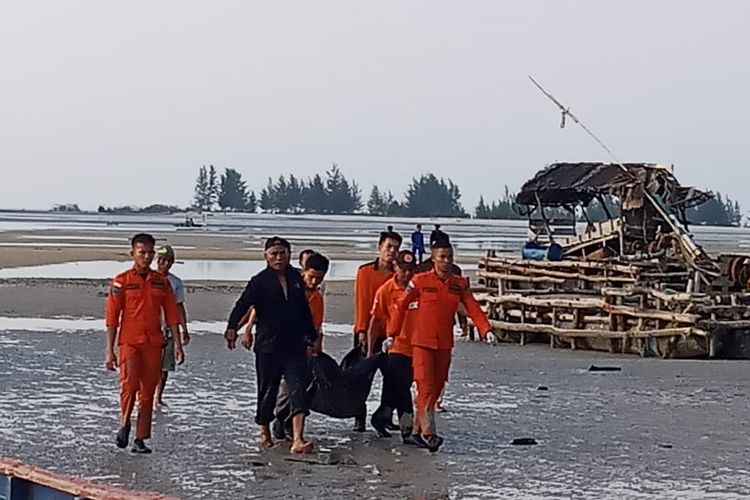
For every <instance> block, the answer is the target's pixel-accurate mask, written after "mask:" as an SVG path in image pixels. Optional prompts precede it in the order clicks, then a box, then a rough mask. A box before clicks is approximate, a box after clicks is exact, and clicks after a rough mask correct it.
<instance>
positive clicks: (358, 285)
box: [353, 231, 402, 432]
mask: <svg viewBox="0 0 750 500" xmlns="http://www.w3.org/2000/svg"><path fill="white" fill-rule="evenodd" d="M401 241H402V238H401V235H400V234H398V233H396V232H393V231H383V232H381V233H380V239H379V240H378V258H377V259H375V260H374V261H372V262H368V263H367V264H363V265H361V266H360V267H359V269H357V276H356V278H355V279H354V347H361V348H362V349H367V330H368V329H369V328H370V313H371V312H372V301H373V299H374V298H375V292H377V290H378V288H380V287H381V286H382V285H383V283H385V282H386V281H388V279H389V278H390V277H391V276H392V275H393V261H394V260H395V259H396V255H397V254H398V249H399V247H400V246H401ZM378 347H379V346H378ZM366 417H367V408H366V407H363V408H362V412H361V415H360V416H358V417H356V418H355V419H354V427H353V430H354V431H355V432H364V431H365V419H366Z"/></svg>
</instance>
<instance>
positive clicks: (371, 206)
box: [367, 186, 386, 215]
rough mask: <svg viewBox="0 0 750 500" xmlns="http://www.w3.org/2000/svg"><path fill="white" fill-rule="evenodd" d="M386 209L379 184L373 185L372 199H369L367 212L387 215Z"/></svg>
mask: <svg viewBox="0 0 750 500" xmlns="http://www.w3.org/2000/svg"><path fill="white" fill-rule="evenodd" d="M385 210H386V206H385V200H383V196H382V195H381V194H380V189H379V188H378V187H377V186H372V190H370V199H369V200H367V213H369V214H370V215H385Z"/></svg>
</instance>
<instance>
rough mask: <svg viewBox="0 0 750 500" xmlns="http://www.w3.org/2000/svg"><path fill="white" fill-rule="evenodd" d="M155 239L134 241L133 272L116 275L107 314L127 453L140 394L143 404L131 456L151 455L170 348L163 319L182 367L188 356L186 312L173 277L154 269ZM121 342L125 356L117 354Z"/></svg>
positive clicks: (109, 363) (120, 439) (108, 354)
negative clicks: (165, 351) (164, 358)
mask: <svg viewBox="0 0 750 500" xmlns="http://www.w3.org/2000/svg"><path fill="white" fill-rule="evenodd" d="M155 244H156V242H155V240H154V237H153V236H151V235H150V234H143V233H140V234H136V235H135V236H133V239H132V240H131V241H130V255H131V257H133V267H132V268H130V269H128V270H127V271H125V272H122V273H120V274H118V275H117V276H115V278H114V279H113V280H112V285H111V286H110V287H109V294H108V295H107V304H106V311H105V316H106V318H105V321H106V325H107V342H106V348H105V355H104V364H105V366H106V367H107V369H108V370H110V371H114V370H115V369H117V368H118V367H119V370H120V374H119V375H120V430H119V431H118V432H117V440H116V443H117V446H118V447H119V448H125V447H126V446H127V445H128V441H129V440H130V417H131V415H132V413H133V406H134V405H135V400H136V395H137V396H138V399H139V408H138V420H137V423H136V429H135V440H134V441H133V447H132V448H131V451H132V452H134V453H151V449H150V448H148V447H147V446H146V444H145V442H144V441H145V440H146V439H149V438H150V437H151V417H152V414H153V411H154V390H155V389H156V385H157V384H158V383H159V379H160V377H161V351H162V347H163V346H164V334H163V333H162V326H161V317H162V311H163V313H164V322H165V323H166V325H167V326H168V327H169V330H170V332H171V334H172V338H173V339H174V359H175V361H176V362H177V364H178V365H179V364H182V362H183V361H184V360H185V355H184V353H183V351H182V341H181V339H180V333H179V331H178V328H177V325H179V324H180V313H179V311H178V309H177V301H176V300H175V295H174V292H173V291H172V287H171V286H170V284H169V280H168V278H167V277H166V276H165V275H163V274H162V273H160V272H159V271H154V270H152V269H151V262H152V261H153V260H154V245H155ZM115 341H117V346H118V350H119V353H118V354H119V357H118V356H117V355H116V354H115Z"/></svg>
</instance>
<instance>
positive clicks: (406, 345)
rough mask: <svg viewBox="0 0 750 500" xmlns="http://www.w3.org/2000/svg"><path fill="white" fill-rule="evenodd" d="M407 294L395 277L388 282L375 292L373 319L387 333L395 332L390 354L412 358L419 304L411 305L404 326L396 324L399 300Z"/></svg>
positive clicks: (412, 303)
mask: <svg viewBox="0 0 750 500" xmlns="http://www.w3.org/2000/svg"><path fill="white" fill-rule="evenodd" d="M405 294H406V288H401V286H400V285H399V284H398V281H397V280H396V277H395V276H394V277H393V278H391V279H389V280H388V281H386V282H385V283H384V284H383V286H381V287H380V288H378V291H377V292H375V300H374V301H373V303H372V317H373V318H377V319H378V320H379V321H380V322H381V323H382V324H383V325H385V329H386V330H385V331H386V332H395V337H394V340H393V346H391V350H390V351H389V352H390V353H392V354H403V355H404V356H409V357H411V338H412V334H413V332H414V326H415V322H416V319H417V316H416V309H417V307H418V302H417V301H414V302H411V303H409V310H408V311H407V312H406V317H405V318H404V320H403V324H400V325H399V324H395V318H396V316H398V314H397V310H396V309H397V307H398V304H399V300H400V299H401V297H403V296H404V295H405Z"/></svg>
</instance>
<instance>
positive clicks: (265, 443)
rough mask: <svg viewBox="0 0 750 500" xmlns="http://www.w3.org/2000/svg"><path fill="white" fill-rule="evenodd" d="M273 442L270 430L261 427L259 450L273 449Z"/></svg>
mask: <svg viewBox="0 0 750 500" xmlns="http://www.w3.org/2000/svg"><path fill="white" fill-rule="evenodd" d="M273 445H274V442H273V439H272V438H271V430H270V429H269V428H268V427H261V429H260V447H261V448H265V449H268V448H273Z"/></svg>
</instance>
